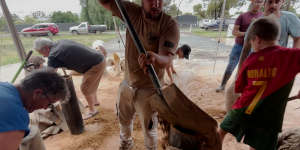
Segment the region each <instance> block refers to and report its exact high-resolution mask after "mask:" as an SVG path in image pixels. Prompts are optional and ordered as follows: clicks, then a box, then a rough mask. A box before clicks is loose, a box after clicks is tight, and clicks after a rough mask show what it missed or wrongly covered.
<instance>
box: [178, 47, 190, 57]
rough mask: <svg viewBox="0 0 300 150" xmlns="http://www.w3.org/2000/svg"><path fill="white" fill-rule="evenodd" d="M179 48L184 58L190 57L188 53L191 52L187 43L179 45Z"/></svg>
mask: <svg viewBox="0 0 300 150" xmlns="http://www.w3.org/2000/svg"><path fill="white" fill-rule="evenodd" d="M180 49H181V50H182V53H183V57H184V58H185V59H189V57H190V53H191V47H190V46H188V45H187V44H184V45H182V46H181V47H180Z"/></svg>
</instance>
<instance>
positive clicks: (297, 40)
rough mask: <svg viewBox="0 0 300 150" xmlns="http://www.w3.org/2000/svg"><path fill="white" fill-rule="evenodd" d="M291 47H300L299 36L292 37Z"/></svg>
mask: <svg viewBox="0 0 300 150" xmlns="http://www.w3.org/2000/svg"><path fill="white" fill-rule="evenodd" d="M293 40H294V44H293V48H300V37H295V38H294V39H293Z"/></svg>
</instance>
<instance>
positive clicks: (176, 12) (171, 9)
mask: <svg viewBox="0 0 300 150" xmlns="http://www.w3.org/2000/svg"><path fill="white" fill-rule="evenodd" d="M166 13H167V14H168V15H170V16H172V17H176V16H179V15H182V11H180V10H179V8H178V7H177V6H176V4H172V5H170V7H169V8H168V10H167V11H166Z"/></svg>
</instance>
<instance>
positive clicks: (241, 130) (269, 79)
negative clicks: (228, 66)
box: [219, 17, 300, 150]
mask: <svg viewBox="0 0 300 150" xmlns="http://www.w3.org/2000/svg"><path fill="white" fill-rule="evenodd" d="M279 32H280V30H279V23H278V22H277V20H276V19H275V18H272V17H263V18H260V19H258V20H257V21H255V22H254V23H253V25H252V27H251V29H250V31H249V37H250V41H251V46H252V47H253V49H254V53H252V54H251V55H250V56H249V57H248V58H247V60H246V61H245V62H244V63H243V65H242V68H241V70H240V72H239V74H238V78H237V81H236V85H235V91H236V92H237V93H242V94H241V96H240V97H239V98H238V99H237V101H236V102H235V104H234V105H233V106H232V110H231V111H229V112H228V114H227V115H226V117H225V119H224V120H223V122H222V123H221V125H220V130H219V134H220V138H221V140H222V141H223V139H224V137H225V135H226V134H227V133H228V132H229V133H231V134H232V135H234V136H235V137H236V139H237V140H238V141H239V142H240V141H241V140H242V138H244V140H243V142H244V143H245V144H248V145H249V146H250V149H255V150H275V149H276V146H277V137H278V133H279V132H281V128H282V122H283V116H284V112H285V107H286V104H287V99H288V96H289V93H290V91H291V88H292V86H293V81H294V78H295V76H296V74H297V73H298V72H300V49H291V48H283V47H280V46H277V41H278V35H279Z"/></svg>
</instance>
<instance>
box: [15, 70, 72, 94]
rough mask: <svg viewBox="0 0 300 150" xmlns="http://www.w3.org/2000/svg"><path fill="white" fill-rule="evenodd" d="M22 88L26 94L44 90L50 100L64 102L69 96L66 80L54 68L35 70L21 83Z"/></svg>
mask: <svg viewBox="0 0 300 150" xmlns="http://www.w3.org/2000/svg"><path fill="white" fill-rule="evenodd" d="M20 86H21V88H22V89H23V90H24V91H26V92H32V91H33V90H35V89H42V90H43V92H45V93H44V94H47V96H49V97H50V98H58V99H62V100H65V99H66V97H68V94H69V91H68V88H67V86H66V82H65V80H64V79H63V77H62V76H60V75H58V74H57V73H56V72H55V70H54V69H53V68H43V69H37V70H34V71H33V72H32V73H30V74H29V75H28V76H26V77H25V78H24V79H23V80H22V81H21V83H20Z"/></svg>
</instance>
